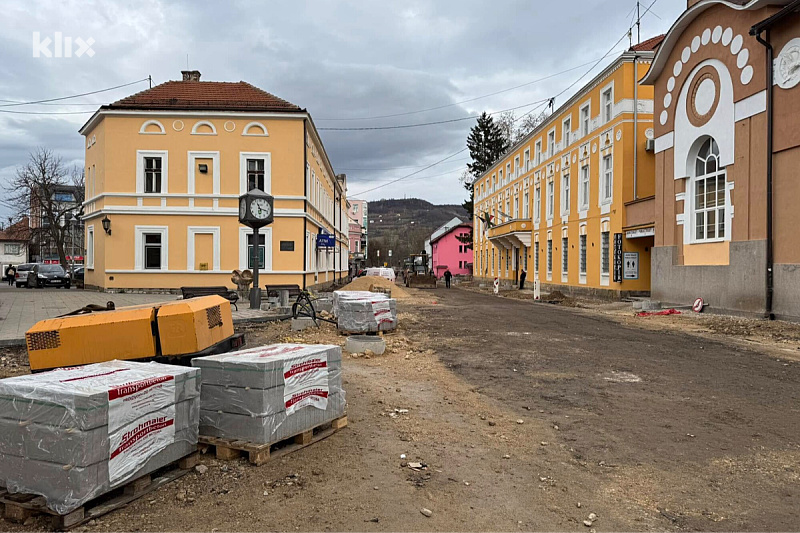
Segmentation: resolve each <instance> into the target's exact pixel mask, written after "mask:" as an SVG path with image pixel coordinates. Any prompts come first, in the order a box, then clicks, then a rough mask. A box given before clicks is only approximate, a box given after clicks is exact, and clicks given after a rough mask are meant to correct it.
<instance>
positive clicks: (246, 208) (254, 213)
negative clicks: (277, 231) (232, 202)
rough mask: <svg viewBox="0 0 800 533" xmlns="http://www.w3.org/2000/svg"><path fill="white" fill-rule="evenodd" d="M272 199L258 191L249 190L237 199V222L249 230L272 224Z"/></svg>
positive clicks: (273, 201) (273, 203)
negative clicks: (248, 227)
mask: <svg viewBox="0 0 800 533" xmlns="http://www.w3.org/2000/svg"><path fill="white" fill-rule="evenodd" d="M274 205H275V200H274V198H273V197H272V196H271V195H269V194H267V193H265V192H264V191H262V190H260V189H251V190H249V191H248V192H246V193H245V194H243V195H241V196H240V197H239V222H241V223H242V224H244V225H245V226H250V227H251V228H260V227H262V226H266V225H268V224H272V221H273V217H274Z"/></svg>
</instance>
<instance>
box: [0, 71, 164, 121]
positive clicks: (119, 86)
mask: <svg viewBox="0 0 800 533" xmlns="http://www.w3.org/2000/svg"><path fill="white" fill-rule="evenodd" d="M149 79H150V78H149V77H148V78H142V79H141V80H136V81H132V82H130V83H123V84H122V85H116V86H114V87H108V88H106V89H100V90H97V91H89V92H87V93H80V94H73V95H70V96H60V97H58V98H47V99H44V100H33V101H30V102H14V103H11V104H0V107H16V106H21V105H31V104H43V103H45V102H57V101H60V100H69V99H71V98H80V97H81V96H89V95H91V94H99V93H104V92H108V91H113V90H114V89H121V88H123V87H129V86H131V85H135V84H137V83H141V82H143V81H148V80H149ZM53 114H55V113H53Z"/></svg>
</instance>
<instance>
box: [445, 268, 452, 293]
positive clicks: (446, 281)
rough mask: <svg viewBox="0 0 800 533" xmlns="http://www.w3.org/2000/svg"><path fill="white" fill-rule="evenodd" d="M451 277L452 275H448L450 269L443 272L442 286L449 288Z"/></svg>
mask: <svg viewBox="0 0 800 533" xmlns="http://www.w3.org/2000/svg"><path fill="white" fill-rule="evenodd" d="M452 277H453V274H451V273H450V269H447V270H445V272H444V286H445V287H446V288H448V289H449V288H450V278H452Z"/></svg>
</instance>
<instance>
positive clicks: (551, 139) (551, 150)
mask: <svg viewBox="0 0 800 533" xmlns="http://www.w3.org/2000/svg"><path fill="white" fill-rule="evenodd" d="M554 155H556V128H555V126H554V127H553V129H551V130H550V131H548V132H547V158H548V159H550V158H551V157H553V156H554Z"/></svg>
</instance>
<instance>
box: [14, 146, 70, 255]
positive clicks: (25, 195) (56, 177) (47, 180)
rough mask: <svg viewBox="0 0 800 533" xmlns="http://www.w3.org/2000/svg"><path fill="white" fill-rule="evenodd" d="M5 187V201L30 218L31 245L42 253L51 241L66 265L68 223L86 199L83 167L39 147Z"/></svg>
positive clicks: (17, 213)
mask: <svg viewBox="0 0 800 533" xmlns="http://www.w3.org/2000/svg"><path fill="white" fill-rule="evenodd" d="M5 189H6V194H5V198H4V200H3V201H2V203H3V204H5V205H6V206H7V207H9V208H11V209H12V210H13V211H14V212H15V214H16V215H17V217H18V218H21V217H23V216H27V217H28V218H29V220H30V237H31V246H32V248H34V249H37V250H38V253H39V255H41V248H42V246H43V244H44V243H45V242H48V243H52V245H53V246H54V247H55V249H56V251H57V253H58V257H59V261H60V262H61V264H62V265H64V266H65V267H66V265H67V257H66V256H67V254H66V248H67V247H66V244H67V242H70V239H71V238H72V236H71V235H70V234H69V227H70V226H69V224H70V222H72V223H75V222H76V221H75V220H72V219H73V217H75V216H76V215H77V216H79V210H80V207H81V205H82V204H83V199H84V176H83V171H82V169H79V168H78V167H74V168H71V169H70V168H67V167H66V165H65V164H64V162H63V160H62V159H61V157H60V156H58V155H56V154H54V153H53V152H52V151H50V150H48V149H47V148H43V147H40V148H37V149H36V150H34V151H33V152H31V154H30V156H29V159H28V162H27V163H25V164H24V165H22V166H21V167H19V168H17V172H16V174H15V175H14V177H13V178H12V179H11V181H10V183H8V185H7V186H6V188H5ZM73 233H74V229H73Z"/></svg>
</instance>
